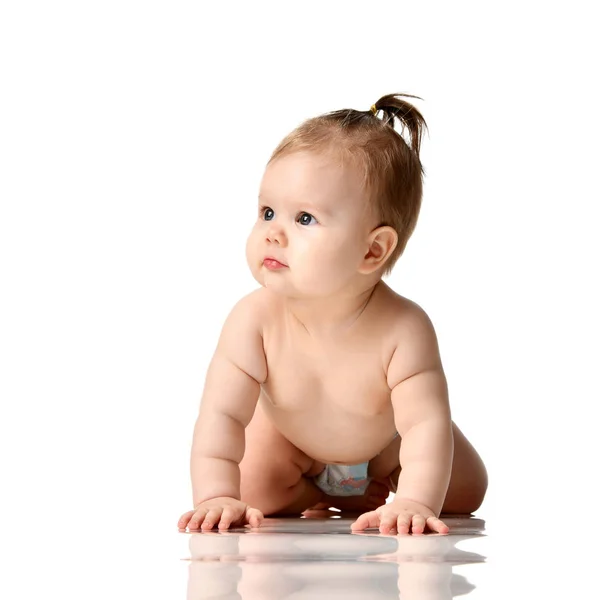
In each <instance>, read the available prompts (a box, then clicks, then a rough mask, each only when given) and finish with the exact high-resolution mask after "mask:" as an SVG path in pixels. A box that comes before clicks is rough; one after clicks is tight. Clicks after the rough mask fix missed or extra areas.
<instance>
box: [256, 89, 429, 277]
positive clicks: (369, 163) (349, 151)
mask: <svg viewBox="0 0 600 600" xmlns="http://www.w3.org/2000/svg"><path fill="white" fill-rule="evenodd" d="M400 96H404V97H409V98H418V99H419V100H421V98H419V97H418V96H411V95H410V94H389V95H387V96H382V97H381V98H380V99H379V100H378V101H377V102H376V103H375V104H374V105H373V106H372V107H371V110H367V111H360V110H354V109H351V108H347V109H342V110H337V111H333V112H329V113H325V114H323V115H320V116H318V117H313V118H311V119H307V120H306V121H304V122H303V123H301V124H300V125H299V126H298V127H297V128H296V129H294V130H293V131H292V132H290V133H289V134H288V135H287V136H286V137H285V138H284V139H283V140H282V141H281V142H280V143H279V145H278V146H277V148H275V150H274V151H273V153H272V155H271V157H270V159H269V163H271V162H272V161H274V160H276V159H277V158H281V157H283V156H286V155H289V154H292V153H294V152H301V151H308V152H315V153H317V154H320V155H326V156H328V157H335V158H339V159H341V161H342V164H345V163H346V161H349V162H350V163H351V164H352V165H353V166H354V167H357V168H358V169H359V171H358V172H359V174H361V175H362V185H363V188H364V190H365V191H366V194H367V199H368V200H367V201H368V203H369V208H371V209H373V210H374V213H375V215H376V219H377V220H378V225H377V226H378V227H381V226H383V225H389V226H390V227H392V228H393V229H394V230H395V231H396V233H397V234H398V244H397V245H396V247H395V248H394V250H393V252H392V254H391V255H390V256H389V257H388V260H387V262H386V265H385V269H384V272H383V273H382V275H387V274H388V273H390V272H391V270H392V268H393V267H394V265H395V264H396V261H397V260H398V259H399V258H400V256H401V255H402V253H403V252H404V249H405V247H406V244H407V242H408V240H409V238H410V236H411V235H412V233H413V231H414V229H415V226H416V224H417V219H418V216H419V211H420V209H421V198H422V196H423V182H422V177H423V176H424V175H425V170H424V169H423V166H422V165H421V161H420V158H419V150H420V145H421V136H422V133H423V129H424V128H427V124H426V123H425V119H424V118H423V116H422V115H421V113H420V112H419V111H418V110H417V109H416V108H415V107H414V106H413V105H412V104H409V103H408V102H406V101H405V100H401V99H400ZM380 111H381V112H383V113H384V114H383V118H382V119H380V118H379V117H378V116H377V113H379V112H380ZM395 118H397V119H398V120H399V121H400V124H401V125H402V130H401V133H398V132H397V131H396V130H395V129H394V123H395V121H394V119H395ZM405 129H408V133H409V137H410V145H409V144H408V143H407V142H406V141H405V140H404V138H403V137H402V133H404V130H405ZM267 164H268V163H267Z"/></svg>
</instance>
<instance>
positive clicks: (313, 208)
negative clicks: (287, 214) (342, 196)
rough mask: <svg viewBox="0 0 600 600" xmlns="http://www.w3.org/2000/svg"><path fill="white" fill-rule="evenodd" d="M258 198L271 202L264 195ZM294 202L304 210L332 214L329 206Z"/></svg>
mask: <svg viewBox="0 0 600 600" xmlns="http://www.w3.org/2000/svg"><path fill="white" fill-rule="evenodd" d="M258 199H259V200H260V201H261V202H264V203H265V204H269V201H267V200H265V199H264V198H263V197H262V196H259V197H258ZM294 204H295V205H296V206H297V208H298V209H303V210H304V209H306V210H309V211H312V212H317V213H321V214H324V215H330V216H331V214H332V212H331V210H329V209H328V208H325V207H321V206H315V205H314V204H312V203H311V202H306V201H302V200H297V201H295V202H294Z"/></svg>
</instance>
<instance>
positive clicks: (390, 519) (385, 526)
mask: <svg viewBox="0 0 600 600" xmlns="http://www.w3.org/2000/svg"><path fill="white" fill-rule="evenodd" d="M397 518H398V517H397V516H396V515H395V514H393V513H392V514H388V515H384V516H382V517H381V521H380V525H379V531H380V532H381V533H389V532H390V531H391V530H392V529H394V527H396V520H397Z"/></svg>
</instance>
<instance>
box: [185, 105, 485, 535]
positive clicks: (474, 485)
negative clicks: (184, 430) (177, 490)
mask: <svg viewBox="0 0 600 600" xmlns="http://www.w3.org/2000/svg"><path fill="white" fill-rule="evenodd" d="M401 96H406V97H410V98H415V97H416V96H409V95H408V94H392V95H388V96H384V97H382V98H381V99H380V100H379V101H378V102H376V103H375V104H374V105H373V106H372V107H371V109H370V110H367V111H357V110H351V109H345V110H339V111H335V112H331V113H327V114H324V115H321V116H319V117H316V118H313V119H309V120H307V121H306V122H304V123H303V124H301V125H300V126H299V127H298V128H297V129H295V130H294V131H293V132H292V133H290V134H289V135H288V136H287V137H286V138H285V139H284V140H283V141H282V142H281V143H280V144H279V146H278V147H277V148H276V149H275V151H274V152H273V155H272V156H271V158H270V160H269V163H268V164H267V167H266V170H265V173H264V176H263V179H262V181H261V186H260V195H259V207H258V217H257V220H256V223H255V225H254V228H253V229H252V232H251V233H250V236H249V238H248V242H247V246H246V257H247V260H248V264H249V266H250V269H251V271H252V275H253V276H254V278H255V279H256V281H258V283H260V285H261V287H260V288H258V289H257V290H255V291H253V292H252V293H250V294H248V295H247V296H245V297H243V298H242V299H241V300H239V301H238V303H237V304H236V305H235V306H234V307H233V309H232V310H231V312H230V313H229V315H228V317H227V319H226V320H225V323H224V325H223V329H222V332H221V335H220V338H219V341H218V344H217V348H216V350H215V353H214V356H213V357H212V360H211V362H210V365H209V368H208V372H207V375H206V381H205V385H204V391H203V395H202V401H201V404H200V410H199V415H198V419H197V421H196V425H195V428H194V436H193V443H192V451H191V478H192V491H193V505H194V509H193V510H190V511H188V512H186V513H185V514H184V515H183V516H182V517H181V519H180V520H179V522H178V526H179V528H180V529H183V530H185V528H186V527H187V528H189V529H190V530H197V529H202V530H209V529H212V528H213V527H215V526H217V527H218V528H219V529H227V528H229V527H230V526H236V527H239V526H243V525H245V524H249V525H250V526H251V527H259V526H260V524H261V522H262V520H263V518H264V516H265V515H268V516H273V515H284V514H287V515H289V514H300V513H303V512H304V511H306V510H308V509H310V508H312V509H321V508H327V507H335V508H338V509H340V510H350V511H355V512H357V513H359V516H358V518H357V519H356V520H355V521H354V522H353V523H352V525H351V529H352V530H353V531H359V530H364V529H367V528H378V529H379V531H381V532H382V533H389V532H390V531H392V530H396V531H397V533H411V532H412V533H423V532H425V531H432V532H438V533H447V532H448V530H449V529H448V527H447V525H446V524H445V523H444V522H443V521H442V520H440V519H439V516H440V514H441V513H444V514H452V513H454V514H468V513H471V512H473V511H474V510H476V509H477V508H478V507H479V506H480V505H481V503H482V501H483V498H484V496H485V492H486V489H487V473H486V469H485V466H484V465H483V462H482V461H481V458H480V457H479V455H478V454H477V452H476V451H475V449H474V448H473V447H472V446H471V444H470V443H469V442H468V440H467V439H466V438H465V437H464V435H463V434H462V433H461V431H460V430H459V429H458V427H457V426H456V425H455V424H454V423H453V421H452V420H451V414H450V406H449V401H448V390H447V385H446V379H445V375H444V371H443V368H442V363H441V360H440V354H439V349H438V344H437V339H436V334H435V331H434V328H433V326H432V323H431V321H430V319H429V318H428V316H427V314H426V313H425V312H424V310H423V309H422V308H421V307H420V306H419V305H418V304H416V303H414V302H412V301H411V300H409V299H407V298H405V297H403V296H400V295H399V294H397V293H395V292H394V291H393V290H392V289H391V288H390V287H389V286H388V285H386V284H385V283H384V282H383V281H382V277H383V276H385V275H387V274H389V273H390V271H391V270H392V268H393V266H394V264H395V263H396V261H397V260H398V258H399V257H400V255H401V254H402V252H403V251H404V248H405V246H406V243H407V241H408V239H409V238H410V236H411V234H412V232H413V230H414V228H415V225H416V222H417V218H418V214H419V210H420V206H421V197H422V191H423V187H422V175H423V173H424V171H423V168H422V166H421V162H420V158H419V147H420V141H421V135H422V132H423V128H424V127H426V123H425V120H424V119H423V116H422V115H421V114H420V112H419V111H418V110H417V109H416V108H415V107H414V106H413V105H412V104H410V103H408V102H407V101H406V100H404V99H402V98H401ZM379 113H383V118H379V116H378V115H379ZM395 118H397V119H398V120H399V121H400V124H401V125H402V133H403V132H404V130H405V129H408V133H409V137H410V140H409V142H410V143H408V142H407V141H405V139H404V137H403V136H402V135H401V134H400V133H398V132H397V131H396V130H395V129H394V122H395V121H394V119H395ZM390 492H393V493H395V495H394V498H393V500H392V501H390V502H389V503H387V504H386V500H387V498H388V496H389V494H390Z"/></svg>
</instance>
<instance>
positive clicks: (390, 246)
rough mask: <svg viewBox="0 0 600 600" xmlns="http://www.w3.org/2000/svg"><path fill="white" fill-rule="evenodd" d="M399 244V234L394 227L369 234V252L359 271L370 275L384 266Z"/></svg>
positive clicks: (383, 228) (379, 228)
mask: <svg viewBox="0 0 600 600" xmlns="http://www.w3.org/2000/svg"><path fill="white" fill-rule="evenodd" d="M397 244H398V234H397V233H396V230H395V229H394V228H393V227H390V226H389V225H384V226H382V227H378V228H377V229H375V230H374V231H372V232H371V233H370V234H369V250H368V252H367V253H366V254H365V256H364V258H363V262H362V264H361V265H360V267H359V269H358V271H359V273H362V274H363V275H369V274H371V273H373V271H377V269H380V268H381V267H383V266H384V264H385V263H386V261H387V259H388V258H389V257H390V255H391V254H392V252H393V251H394V248H395V247H396V245H397Z"/></svg>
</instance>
